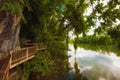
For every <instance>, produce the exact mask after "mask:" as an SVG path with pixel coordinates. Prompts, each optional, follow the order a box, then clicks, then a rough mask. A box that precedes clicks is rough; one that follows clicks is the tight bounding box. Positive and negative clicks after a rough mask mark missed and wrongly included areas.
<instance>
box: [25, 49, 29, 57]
mask: <svg viewBox="0 0 120 80" xmlns="http://www.w3.org/2000/svg"><path fill="white" fill-rule="evenodd" d="M26 49H27V51H26V54H27V56H26V57H27V59H28V57H29V52H28V48H26Z"/></svg>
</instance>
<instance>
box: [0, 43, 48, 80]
mask: <svg viewBox="0 0 120 80" xmlns="http://www.w3.org/2000/svg"><path fill="white" fill-rule="evenodd" d="M46 48H47V47H46V46H43V45H41V44H38V45H37V46H36V45H33V46H28V47H26V48H20V49H17V50H12V51H10V56H9V57H8V58H6V59H5V60H7V61H5V60H3V61H4V62H3V63H4V65H3V67H1V66H0V80H7V77H8V75H9V70H10V69H12V68H14V67H16V66H17V65H19V64H21V63H23V62H25V61H27V60H30V59H31V58H33V57H34V56H35V52H36V50H45V49H46ZM5 63H6V65H5ZM1 74H2V75H1ZM1 78H2V79H1Z"/></svg>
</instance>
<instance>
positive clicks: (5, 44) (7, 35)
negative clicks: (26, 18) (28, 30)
mask: <svg viewBox="0 0 120 80" xmlns="http://www.w3.org/2000/svg"><path fill="white" fill-rule="evenodd" d="M19 24H20V17H19V16H17V15H15V14H14V15H13V14H12V13H11V12H10V11H0V59H1V58H4V57H5V56H6V55H8V53H9V52H10V51H11V50H13V49H15V48H16V47H17V46H18V41H19V30H20V25H19Z"/></svg>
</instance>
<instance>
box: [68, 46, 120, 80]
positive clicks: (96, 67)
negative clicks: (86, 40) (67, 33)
mask: <svg viewBox="0 0 120 80" xmlns="http://www.w3.org/2000/svg"><path fill="white" fill-rule="evenodd" d="M69 48H70V49H71V51H69V52H68V55H69V56H71V57H70V58H69V62H70V67H71V68H72V70H71V71H70V74H72V78H73V80H77V79H74V76H76V75H78V73H80V74H82V75H83V76H85V77H87V79H88V80H120V76H119V74H120V57H118V56H116V55H115V54H114V53H112V52H111V53H109V54H100V52H96V51H92V50H85V49H83V48H78V49H77V51H76V54H74V52H75V50H74V47H73V46H72V45H69ZM76 70H77V71H76ZM79 80H82V79H80V78H79ZM84 80H85V79H84Z"/></svg>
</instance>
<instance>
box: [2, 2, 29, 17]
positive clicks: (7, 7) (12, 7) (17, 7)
mask: <svg viewBox="0 0 120 80" xmlns="http://www.w3.org/2000/svg"><path fill="white" fill-rule="evenodd" d="M0 5H1V8H0V11H10V12H12V13H13V14H17V15H19V16H20V15H21V16H22V11H23V8H24V7H29V3H28V0H4V1H3V2H1V3H0Z"/></svg>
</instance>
